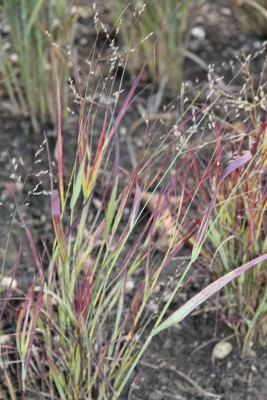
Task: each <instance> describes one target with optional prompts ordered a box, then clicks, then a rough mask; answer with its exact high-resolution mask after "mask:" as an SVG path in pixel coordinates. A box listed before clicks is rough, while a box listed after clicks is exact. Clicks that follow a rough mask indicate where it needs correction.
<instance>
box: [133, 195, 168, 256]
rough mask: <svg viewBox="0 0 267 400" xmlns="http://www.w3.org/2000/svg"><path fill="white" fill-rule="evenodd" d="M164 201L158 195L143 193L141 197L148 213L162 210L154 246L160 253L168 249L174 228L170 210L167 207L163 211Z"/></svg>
mask: <svg viewBox="0 0 267 400" xmlns="http://www.w3.org/2000/svg"><path fill="white" fill-rule="evenodd" d="M164 200H165V199H164V196H162V195H160V194H158V193H152V192H144V193H142V195H141V202H142V204H144V205H146V207H147V209H148V210H149V212H150V213H153V212H155V211H157V210H159V209H161V208H162V212H161V214H160V215H159V226H158V234H159V238H158V240H157V242H156V244H155V247H156V249H157V250H159V251H162V252H164V251H166V250H167V249H168V247H169V245H170V238H171V237H172V235H173V234H174V231H175V228H176V224H175V219H174V218H173V215H172V212H171V209H170V208H169V207H165V208H164V209H163V206H165V204H164V203H163V202H164Z"/></svg>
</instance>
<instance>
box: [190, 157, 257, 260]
mask: <svg viewBox="0 0 267 400" xmlns="http://www.w3.org/2000/svg"><path fill="white" fill-rule="evenodd" d="M251 157H252V154H251V152H250V151H249V150H248V151H247V152H246V153H245V154H243V155H242V156H240V157H238V158H236V159H235V160H233V161H232V162H231V163H230V164H229V165H228V166H227V167H226V168H225V170H224V172H223V175H222V177H221V180H220V181H219V183H218V185H217V187H216V189H215V192H214V194H213V196H212V199H211V201H210V204H209V206H208V209H207V211H206V214H205V216H204V218H203V220H202V223H201V225H200V228H199V230H198V233H197V235H196V239H195V243H194V247H193V250H192V261H195V260H196V259H197V257H198V256H199V253H200V251H201V247H202V243H203V240H204V238H205V236H206V233H207V230H208V225H209V220H210V215H211V212H212V210H213V208H214V205H215V202H216V198H217V195H218V192H219V189H220V185H221V183H222V182H223V181H224V179H225V178H227V176H228V175H230V174H231V173H232V172H233V171H235V170H236V169H237V168H240V167H242V166H243V165H244V164H246V163H247V162H248V161H249V160H250V159H251Z"/></svg>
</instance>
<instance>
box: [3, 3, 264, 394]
mask: <svg viewBox="0 0 267 400" xmlns="http://www.w3.org/2000/svg"><path fill="white" fill-rule="evenodd" d="M104 16H105V17H106V18H107V21H108V20H109V14H108V12H106V13H105V14H104ZM196 26H197V27H198V28H201V30H200V32H201V34H202V35H203V34H205V37H202V38H201V37H200V36H198V34H197V31H196V30H195V31H194V36H192V38H191V39H192V40H191V43H190V48H189V50H190V51H191V52H192V53H194V54H196V55H197V56H198V57H200V58H201V59H202V60H203V61H204V62H205V63H206V64H207V65H208V64H215V71H216V73H217V74H218V75H219V76H224V78H223V82H225V83H229V82H230V81H231V80H232V79H233V77H234V76H235V73H236V71H237V68H238V67H233V68H232V67H231V66H230V60H233V59H235V55H236V54H239V55H240V54H241V50H242V51H243V50H244V51H245V52H246V53H247V54H249V53H251V54H253V53H255V51H256V50H257V49H258V48H259V47H260V46H261V44H262V41H261V40H260V39H258V38H255V37H252V36H248V35H247V34H246V33H245V32H244V31H243V30H242V28H241V27H240V25H239V23H238V21H237V19H236V16H235V13H234V11H233V9H232V6H231V1H227V0H218V1H211V0H209V1H208V0H207V1H205V2H204V5H203V6H202V8H201V10H200V12H199V16H198V18H197V21H196ZM93 35H94V33H93V32H92V30H91V31H90V29H89V28H88V21H87V20H82V21H81V28H80V36H81V37H80V39H82V37H86V38H87V40H88V42H89V43H90V38H91V37H93ZM81 43H82V41H80V40H78V41H77V45H78V47H79V54H80V58H82V57H83V55H85V54H86V51H87V50H86V48H84V47H83V45H82V44H81ZM84 43H85V42H84ZM235 65H238V63H236V64H235ZM252 68H253V70H254V71H255V75H256V76H257V75H259V73H260V71H261V69H262V59H259V60H256V61H255V62H254V63H253V65H252ZM256 79H257V78H256ZM185 80H186V81H189V82H191V84H192V86H194V85H195V83H196V81H197V80H199V81H200V82H201V83H203V82H204V81H207V72H206V71H204V70H203V68H202V67H201V66H200V65H197V64H196V63H194V62H193V61H191V60H189V59H188V60H186V63H185ZM145 84H146V83H143V85H145ZM231 85H232V86H233V87H234V88H236V91H237V92H238V90H239V89H240V87H241V86H240V85H242V77H240V74H239V75H238V77H237V78H235V79H233V81H232V82H231ZM129 87H130V81H128V82H127V81H126V82H125V88H126V89H127V88H129ZM140 90H141V88H140ZM126 91H127V90H126ZM150 94H151V92H150V91H149V90H148V91H143V92H142V95H141V96H140V97H139V102H141V103H142V104H146V103H147V101H148V98H147V97H146V95H147V96H150ZM169 96H171V94H170V95H169ZM0 111H1V117H0V118H1V131H0V137H1V153H0V167H1V168H0V194H1V202H2V205H1V207H0V227H1V237H0V262H1V263H2V260H3V258H4V257H6V259H5V270H4V275H5V276H6V275H10V270H11V268H12V266H13V265H14V263H15V261H16V257H17V254H18V250H19V246H20V243H22V257H21V265H20V266H19V268H18V272H17V275H16V279H17V281H18V287H19V289H20V290H21V291H25V290H27V288H28V287H29V285H30V284H31V283H32V280H33V277H34V274H35V272H36V271H35V268H36V267H35V264H34V261H33V258H32V255H31V252H30V249H29V245H28V243H27V240H26V237H25V232H24V229H23V228H22V226H21V221H19V219H18V217H15V220H14V221H13V225H12V219H13V213H14V208H15V204H14V201H13V194H12V191H13V190H14V191H15V193H16V195H17V198H18V202H19V204H20V208H21V209H22V210H23V215H24V216H25V221H27V225H28V226H29V227H30V229H31V231H32V232H33V235H34V238H35V240H36V243H37V246H38V241H41V237H44V238H46V239H47V242H48V243H49V240H50V238H51V237H52V226H51V222H50V206H49V198H48V196H45V195H44V194H40V195H38V196H35V195H32V194H30V195H29V192H30V191H32V190H33V188H34V187H35V186H36V185H37V184H38V182H40V181H42V182H41V183H40V186H39V187H38V189H37V190H36V192H42V191H48V190H49V179H48V175H47V174H45V175H44V176H40V175H39V176H38V174H39V173H40V171H42V170H47V169H48V166H47V157H46V150H45V149H44V150H43V151H42V153H41V155H40V156H37V157H36V155H35V154H36V151H37V150H38V149H39V147H40V145H41V143H42V141H43V137H37V136H36V135H35V136H34V135H32V134H31V133H29V135H26V134H25V125H26V126H29V125H27V124H28V121H20V120H18V119H14V117H12V116H10V115H8V113H7V112H4V110H0ZM139 117H140V115H139V114H138V112H137V109H136V106H135V104H133V106H132V107H131V111H130V112H128V113H127V116H126V117H125V118H124V120H123V124H122V125H123V126H124V127H125V128H126V129H130V128H131V126H132V125H133V124H134V122H135V121H136V120H137V119H138V118H139ZM76 123H77V119H75V118H74V120H73V121H68V123H67V124H66V128H65V133H64V135H65V136H64V137H65V150H64V157H65V160H67V161H66V165H65V168H66V173H67V174H68V173H70V168H71V166H72V160H73V158H74V154H75V150H76V147H75V146H76V133H75V125H76ZM96 123H97V122H96ZM101 125H102V120H101V121H99V127H100V128H101ZM26 131H28V128H27V129H26ZM23 132H24V133H23ZM29 132H30V131H29ZM26 133H27V132H26ZM132 142H133V145H134V149H135V152H136V153H138V151H139V148H140V147H142V145H143V137H142V129H140V127H139V129H137V130H136V131H135V132H134V134H133V137H132ZM52 145H53V143H52V139H51V146H52ZM13 158H16V163H18V168H17V169H16V168H15V165H14V162H13V161H12V160H13ZM20 158H21V159H22V160H23V163H20V162H19V160H20ZM39 158H41V159H42V161H41V162H40V163H39V162H36V160H37V159H39ZM21 164H24V165H21ZM121 165H122V166H124V167H125V168H128V169H130V168H131V166H129V148H128V146H127V143H126V139H125V138H124V137H122V140H121ZM11 174H16V175H17V176H21V182H22V183H23V185H22V184H21V183H18V182H17V180H16V179H15V180H14V179H13V180H12V179H10V175H11ZM26 178H27V179H26ZM25 179H26V181H25V182H24V180H25ZM21 190H22V192H21V194H20V191H21ZM26 203H30V206H26V205H25V204H26ZM10 226H12V229H11V231H10ZM9 232H10V239H9V242H8V249H7V252H6V251H5V248H6V244H7V237H8V235H9ZM169 273H171V271H168V272H167V274H169ZM200 275H201V274H200ZM200 283H201V284H203V277H201V276H197V275H196V276H195V277H194V278H192V279H191V280H190V282H189V284H188V286H187V287H186V289H185V293H184V294H183V295H184V297H183V298H179V297H178V298H177V299H176V300H175V302H174V304H173V306H172V309H173V310H175V309H177V307H178V306H179V305H180V304H182V303H181V302H182V301H185V300H187V299H189V298H191V297H192V296H193V295H194V294H195V293H196V291H197V290H199V289H200V287H201V286H200ZM206 283H207V281H206V280H205V284H206ZM214 304H215V302H214V301H213V300H212V301H211V302H209V303H208V304H206V305H205V307H202V309H201V310H198V311H197V312H196V313H195V314H194V315H191V316H189V317H188V318H187V319H186V320H184V321H183V322H182V323H181V324H179V326H177V327H175V328H171V329H169V330H167V331H164V332H163V333H161V334H159V335H158V336H157V337H155V339H154V340H153V341H152V343H151V346H150V347H149V349H148V351H147V352H146V354H145V356H144V358H143V359H142V361H141V362H140V364H139V365H138V367H137V369H136V371H135V373H134V375H133V377H132V380H131V382H130V383H129V385H128V387H127V390H125V392H124V393H123V394H122V395H121V397H120V399H121V400H168V399H170V400H175V399H178V400H186V399H188V400H189V399H202V400H205V399H212V398H213V399H224V400H264V399H266V398H267V349H261V350H257V349H253V350H251V352H250V354H249V355H247V356H242V355H241V353H240V351H239V349H238V347H237V344H236V340H235V337H234V336H233V332H232V331H231V330H230V328H228V327H227V326H226V325H225V324H224V323H222V322H220V321H217V319H216V313H215V305H214ZM9 323H10V322H9V321H6V323H5V321H4V322H3V324H2V326H1V329H2V328H3V327H5V326H9ZM220 341H227V342H230V343H231V344H232V346H233V349H232V351H231V353H230V354H229V355H228V356H227V357H226V358H224V359H223V360H216V361H214V360H213V359H212V350H213V348H214V346H215V345H216V343H218V342H220Z"/></svg>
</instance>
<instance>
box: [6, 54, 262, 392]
mask: <svg viewBox="0 0 267 400" xmlns="http://www.w3.org/2000/svg"><path fill="white" fill-rule="evenodd" d="M101 59H102V57H101V54H100V53H99V55H98V58H97V59H94V60H92V61H90V62H88V64H89V66H90V74H89V80H88V82H87V87H86V89H85V90H84V86H83V84H82V82H81V81H80V78H79V76H78V73H77V69H76V68H75V69H74V76H75V81H74V82H72V84H71V85H72V88H73V90H74V91H75V99H76V101H77V102H78V112H79V121H78V129H77V132H78V134H77V149H76V156H75V160H74V164H73V169H72V173H71V175H70V176H68V175H67V174H66V172H65V171H64V165H65V161H66V160H65V158H64V147H63V135H62V128H61V118H60V115H61V112H62V105H61V100H60V90H59V85H58V90H57V92H58V96H57V98H58V145H57V178H58V179H57V181H58V183H57V184H55V183H54V180H53V177H52V167H51V164H52V161H50V162H49V164H50V171H51V183H50V186H51V187H50V198H51V213H52V222H53V227H54V242H53V246H52V248H50V249H49V247H48V245H47V244H46V243H44V249H43V251H42V254H41V255H40V254H39V251H38V248H37V247H36V245H35V242H34V237H33V235H32V233H31V230H30V228H29V227H28V225H27V221H25V217H24V214H23V213H22V211H21V206H20V201H19V199H18V200H17V205H16V212H17V214H18V216H19V219H20V221H21V223H22V224H23V226H24V228H25V231H26V234H27V237H28V240H29V244H30V247H31V250H32V253H33V257H34V261H35V265H36V276H35V278H34V280H33V282H32V285H31V286H30V288H29V290H28V292H27V294H26V295H25V298H24V301H23V302H20V305H19V308H18V309H17V315H16V332H15V335H14V336H15V339H16V343H12V342H10V341H9V342H8V343H6V344H4V345H2V349H3V351H2V352H1V357H0V362H1V368H2V370H3V374H2V381H1V386H0V389H1V390H2V393H3V396H6V398H8V397H11V398H12V400H13V399H20V398H22V399H23V398H25V399H26V398H29V397H31V396H32V395H33V394H34V395H35V396H36V394H37V393H38V396H39V398H41V399H42V398H47V397H48V398H51V399H58V398H60V399H70V400H73V399H74V400H76V399H85V398H86V399H94V400H95V399H98V400H102V399H118V398H120V396H121V395H122V393H123V390H124V389H125V386H126V385H127V383H128V382H129V379H130V377H131V374H132V373H133V371H134V369H135V367H136V365H137V364H138V362H139V360H140V358H141V357H142V355H143V354H144V352H145V351H146V350H147V348H148V346H149V344H150V343H151V341H152V340H154V338H155V336H156V335H158V334H160V332H162V331H164V330H165V329H167V328H170V327H171V326H173V325H175V324H177V323H179V322H180V321H181V320H182V319H183V318H185V317H186V316H187V315H188V314H189V313H190V312H191V311H193V310H194V309H195V308H196V307H198V306H199V305H200V304H202V303H203V302H204V301H205V300H207V299H208V298H209V297H210V296H212V295H213V294H215V293H217V292H219V291H220V290H221V289H222V288H223V287H224V286H225V285H226V284H228V283H230V282H231V281H232V280H233V279H234V278H237V277H238V276H240V275H241V274H242V273H244V272H245V271H246V270H249V269H251V268H252V267H254V268H255V265H257V264H259V263H262V262H264V261H265V260H266V259H267V255H261V256H260V255H259V256H258V257H255V258H254V259H253V260H249V261H248V262H247V263H246V264H244V265H242V266H239V267H238V268H236V269H234V270H232V271H230V272H228V273H227V274H226V275H224V276H222V277H220V278H219V279H217V280H215V281H214V282H212V283H211V284H210V285H209V286H208V287H206V288H204V289H203V290H202V291H201V292H199V293H198V294H197V295H196V296H195V297H193V298H192V299H190V300H189V301H188V302H186V303H185V304H183V305H182V306H181V307H180V308H179V309H178V310H176V311H175V312H174V313H173V314H171V315H169V316H168V317H167V311H168V310H169V309H170V306H171V304H172V302H173V300H174V299H175V296H176V294H177V293H178V291H180V290H181V288H182V286H183V284H184V283H185V279H186V278H188V273H189V271H190V270H191V268H192V267H194V264H195V263H196V262H197V261H198V258H199V256H200V254H202V253H203V254H204V253H205V250H204V244H205V242H206V241H207V238H208V236H209V231H208V230H209V223H210V220H211V215H212V212H213V211H214V206H215V202H216V198H217V194H218V191H219V189H220V187H221V186H222V185H224V184H225V182H226V181H227V180H228V179H229V177H230V178H231V177H232V174H235V173H237V171H240V169H241V170H243V169H242V168H248V166H250V163H251V161H252V159H253V157H254V156H253V155H252V150H249V148H248V146H247V151H246V152H245V153H244V154H242V155H240V157H237V158H236V159H235V160H233V161H232V162H231V163H229V164H228V165H225V169H224V171H223V173H222V176H221V177H220V180H219V181H218V182H217V187H216V188H215V192H214V194H213V196H212V198H211V200H210V203H209V206H208V208H207V210H205V212H204V213H202V214H199V215H197V216H196V217H194V216H193V217H192V215H191V207H192V204H194V201H193V202H192V201H191V199H192V197H190V194H191V193H189V192H187V190H186V182H187V179H188V178H189V172H190V171H191V169H192V168H193V166H194V158H193V157H192V150H191V151H189V150H188V146H189V143H190V142H191V140H192V139H194V138H195V137H197V138H198V137H199V135H198V133H199V129H200V124H201V123H202V122H203V121H204V120H207V123H208V122H209V116H210V113H209V112H208V110H207V107H206V106H204V107H203V108H202V112H198V111H197V109H196V108H195V107H193V105H192V104H189V105H188V106H185V104H183V107H184V106H185V107H186V110H185V111H184V113H183V112H182V113H181V115H182V116H181V115H180V116H179V114H178V113H177V114H176V118H177V119H176V123H175V125H174V126H173V127H171V129H169V132H168V133H167V134H166V135H165V136H163V137H161V138H160V140H158V141H157V137H158V135H159V132H158V131H157V130H156V128H155V125H153V124H152V126H151V125H148V126H147V128H146V129H145V133H144V136H145V139H146V140H145V145H144V148H143V149H142V151H141V152H140V153H139V157H138V158H137V163H136V165H135V166H134V167H133V168H127V166H124V167H123V166H122V163H121V161H120V156H121V150H120V143H121V141H120V132H121V128H122V127H123V118H124V116H125V115H126V113H127V110H128V109H129V108H130V111H132V108H131V107H133V105H134V103H135V101H136V98H135V97H134V96H135V93H136V90H137V86H138V82H139V80H140V79H141V76H142V74H143V72H144V69H145V64H144V65H143V67H142V69H141V71H140V73H139V74H138V76H137V78H136V79H135V81H134V83H133V84H132V86H131V88H130V89H129V91H128V92H127V93H126V94H123V93H122V86H123V80H121V81H120V83H119V88H118V87H116V80H115V75H114V74H115V72H116V68H117V66H118V65H119V63H120V60H119V59H118V54H117V48H116V47H113V55H112V57H111V59H110V62H111V64H112V68H111V69H110V75H109V76H108V78H110V79H102V77H101V74H100V73H99V68H98V67H99V62H100V60H101ZM114 69H115V70H114ZM96 93H98V94H99V93H101V96H100V97H99V96H97V97H96V96H95V94H96ZM185 94H186V93H184V94H181V98H179V99H178V100H179V101H178V102H177V103H176V106H177V104H180V103H183V100H182V99H183V97H182V96H183V95H185ZM122 96H124V98H122ZM97 99H99V101H97ZM134 100H135V101H134ZM217 100H218V99H217ZM214 104H215V103H214V102H212V104H211V106H212V105H214ZM174 108H175V104H173V103H172V104H170V106H169V110H167V111H169V112H170V111H172V112H174V111H173V110H174ZM208 109H209V108H208ZM209 110H210V109H209ZM188 113H189V114H191V113H192V114H191V117H190V118H189V121H192V126H191V127H190V128H191V129H188V130H187V131H186V132H187V133H186V135H185V136H183V137H181V135H179V130H181V131H182V130H183V128H184V127H185V123H186V121H187V122H188ZM97 121H100V123H101V127H100V128H99V125H98V123H97ZM155 143H156V144H155ZM153 145H154V147H152V146H153ZM151 147H152V149H153V153H151V151H150V150H151ZM198 150H199V149H197V151H198ZM48 154H50V153H48ZM151 171H152V173H151ZM208 171H209V166H207V168H206V171H205V170H204V176H205V172H206V173H207V172H208ZM181 177H183V180H182V181H183V184H182V185H181V186H180V185H179V182H180V178H181ZM242 179H243V177H240V179H239V180H237V183H236V186H237V187H238V185H239V184H240V182H242ZM179 187H181V190H178V188H179ZM200 187H201V179H200V180H199V183H198V185H197V186H196V187H195V188H194V193H195V195H196V194H197V193H198V190H199V189H200ZM237 187H233V188H231V191H230V192H229V194H228V199H231V198H233V197H234V196H235V192H236V188H237ZM143 193H150V197H152V196H153V195H157V196H156V198H157V202H155V201H154V207H153V208H152V207H151V209H150V213H149V214H148V213H146V212H145V210H146V206H147V205H149V201H150V199H149V197H148V198H147V197H146V198H147V200H146V201H145V203H144V202H142V198H143V196H142V194H143ZM173 199H175V203H176V207H175V209H174V211H173V212H172V217H173V220H174V226H173V229H172V230H169V231H168V245H167V248H166V249H165V250H164V252H163V253H162V254H161V255H159V254H157V250H156V243H157V240H158V238H157V236H158V234H159V227H160V226H162V225H163V224H164V222H166V221H165V215H166V213H165V211H166V208H168V205H169V204H170V202H171V200H173ZM229 201H230V200H229ZM217 213H218V215H221V213H223V207H222V208H221V211H217ZM187 217H188V219H187ZM200 221H201V224H200ZM161 232H162V230H161ZM192 234H194V236H193V238H194V241H193V248H192V253H191V259H190V260H189V262H188V264H182V265H179V264H178V265H177V271H176V274H175V276H174V277H173V279H172V280H171V281H170V283H169V284H168V285H167V286H166V287H165V290H164V293H163V294H166V292H167V293H168V299H167V302H166V303H164V302H163V301H162V297H163V296H159V295H157V296H159V298H158V299H157V300H156V302H155V294H154V291H155V289H156V287H157V284H158V283H159V282H160V281H161V282H162V281H163V277H162V274H163V272H164V271H167V270H168V266H169V264H170V262H171V261H173V260H174V259H175V256H176V255H177V254H178V252H179V251H180V249H181V248H182V246H183V244H184V243H185V242H187V241H188V240H189V238H190V237H191V236H192ZM166 235H167V232H166ZM19 265H20V252H18V257H17V261H16V263H15V265H14V269H13V275H12V276H14V275H15V273H16V271H17V269H18V268H19ZM11 287H12V286H11V284H10V285H9V287H8V289H7V290H6V293H5V296H4V299H3V302H2V310H1V319H2V317H3V316H5V315H6V314H7V312H8V307H9V303H10V306H12V296H11V293H12V292H11ZM10 298H11V301H10ZM153 301H154V302H153ZM153 304H154V305H153ZM155 305H156V308H155ZM151 307H152V310H151ZM9 340H10V338H9ZM7 393H8V394H7ZM4 398H5V397H4Z"/></svg>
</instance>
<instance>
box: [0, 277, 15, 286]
mask: <svg viewBox="0 0 267 400" xmlns="http://www.w3.org/2000/svg"><path fill="white" fill-rule="evenodd" d="M11 282H12V278H11V277H9V276H4V277H3V279H2V281H1V284H2V285H3V286H6V287H9V286H10V284H11ZM17 286H18V283H17V281H16V279H13V282H12V286H11V287H12V289H15V288H16V287H17Z"/></svg>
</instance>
